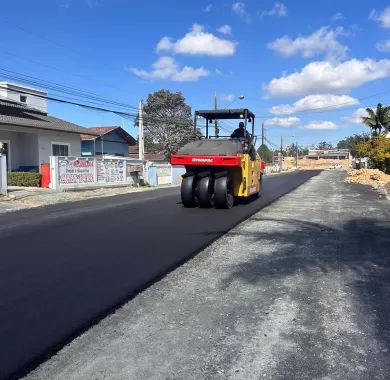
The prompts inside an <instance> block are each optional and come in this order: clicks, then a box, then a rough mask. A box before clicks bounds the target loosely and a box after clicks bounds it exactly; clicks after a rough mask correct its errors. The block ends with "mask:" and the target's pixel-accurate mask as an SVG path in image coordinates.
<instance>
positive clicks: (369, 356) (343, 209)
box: [27, 171, 390, 380]
mask: <svg viewBox="0 0 390 380" xmlns="http://www.w3.org/2000/svg"><path fill="white" fill-rule="evenodd" d="M344 177H345V173H344V172H342V171H326V172H322V173H321V174H320V175H319V176H316V177H313V178H312V179H310V180H309V181H308V182H306V183H305V184H304V185H302V186H301V187H299V188H298V189H296V190H295V191H294V192H292V193H290V194H288V195H286V196H284V197H283V198H281V199H279V200H278V201H277V202H275V203H274V204H272V205H270V206H268V207H267V208H265V209H263V210H262V211H260V212H259V213H258V214H256V215H254V216H253V217H252V218H250V219H249V220H248V221H246V222H244V223H243V224H241V225H239V226H238V227H237V228H235V229H234V230H232V231H231V232H230V233H228V234H227V235H225V236H224V237H223V238H222V239H220V240H218V241H217V242H215V243H214V244H213V245H211V246H210V247H209V248H207V249H206V250H205V251H203V252H202V253H200V254H199V255H198V256H197V257H195V258H194V259H193V260H191V261H190V262H188V263H187V264H185V265H183V266H182V267H180V268H179V269H177V270H176V271H174V272H173V273H171V274H170V275H168V276H167V277H165V278H164V279H163V280H162V281H160V282H159V283H157V284H155V285H154V286H152V287H150V288H149V289H148V290H146V291H145V292H143V293H141V294H140V295H138V296H137V297H136V298H135V299H133V300H132V301H131V302H129V303H127V304H126V305H125V306H124V307H122V308H121V309H119V310H118V311H117V312H116V313H115V314H113V315H112V316H110V317H108V318H106V319H105V320H103V321H102V322H101V323H99V324H98V325H96V326H95V327H93V328H91V329H90V330H89V331H88V332H86V333H85V334H83V335H82V336H80V337H79V338H77V339H76V340H74V341H73V342H72V343H71V344H69V345H68V346H67V347H65V348H64V349H63V350H61V351H60V352H59V353H58V354H57V355H56V356H54V357H53V358H52V359H51V360H49V361H48V362H46V363H44V364H43V365H42V366H41V367H39V368H38V369H37V370H36V371H34V372H33V373H31V374H30V375H29V376H27V378H28V379H30V380H32V379H39V380H44V379H67V380H71V379H262V378H265V379H388V374H389V373H390V253H389V249H388V247H389V246H390V233H389V232H390V208H389V204H388V202H387V201H385V200H384V199H383V198H380V197H379V195H378V194H377V193H375V192H373V191H372V190H371V189H370V188H369V187H364V186H361V185H355V184H349V183H346V182H345V181H344ZM227 215H228V214H227Z"/></svg>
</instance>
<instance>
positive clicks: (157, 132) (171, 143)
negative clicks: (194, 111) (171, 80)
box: [136, 90, 194, 158]
mask: <svg viewBox="0 0 390 380" xmlns="http://www.w3.org/2000/svg"><path fill="white" fill-rule="evenodd" d="M136 123H137V120H136ZM144 130H145V132H144V136H145V146H146V149H147V150H149V151H159V152H163V153H164V155H165V157H166V158H169V157H170V156H171V155H172V154H173V153H175V152H176V151H177V150H178V149H179V148H180V147H181V146H183V145H184V144H186V143H187V142H189V141H191V140H192V139H193V138H194V126H193V121H192V116H191V107H190V106H188V105H187V104H186V103H185V98H184V96H183V95H182V93H181V92H175V93H172V92H170V91H168V90H160V91H157V92H154V93H152V94H149V96H148V99H147V101H146V104H145V105H144Z"/></svg>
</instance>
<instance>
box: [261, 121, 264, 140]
mask: <svg viewBox="0 0 390 380" xmlns="http://www.w3.org/2000/svg"><path fill="white" fill-rule="evenodd" d="M261 145H264V121H263V122H262V123H261Z"/></svg>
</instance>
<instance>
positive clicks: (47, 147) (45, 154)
mask: <svg viewBox="0 0 390 380" xmlns="http://www.w3.org/2000/svg"><path fill="white" fill-rule="evenodd" d="M52 143H55V144H61V143H63V144H69V148H70V152H69V156H74V157H81V140H80V135H78V134H75V133H65V132H45V131H44V132H40V133H39V135H38V150H39V163H40V164H41V163H42V162H46V163H49V162H50V161H49V157H50V156H51V155H52Z"/></svg>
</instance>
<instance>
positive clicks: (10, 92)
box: [0, 82, 47, 113]
mask: <svg viewBox="0 0 390 380" xmlns="http://www.w3.org/2000/svg"><path fill="white" fill-rule="evenodd" d="M0 87H6V88H7V89H3V88H0V96H1V97H2V98H5V99H9V100H12V101H14V102H20V96H21V95H23V96H26V98H27V101H26V103H23V104H26V105H27V106H29V107H32V108H36V109H38V110H40V111H42V112H45V113H47V99H46V96H47V93H46V92H44V91H40V90H38V89H36V88H32V87H27V86H23V85H19V84H16V83H9V82H0ZM26 92H27V93H28V94H25V93H26ZM34 95H39V97H37V96H34ZM42 96H43V97H44V98H42Z"/></svg>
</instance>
